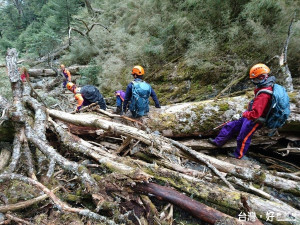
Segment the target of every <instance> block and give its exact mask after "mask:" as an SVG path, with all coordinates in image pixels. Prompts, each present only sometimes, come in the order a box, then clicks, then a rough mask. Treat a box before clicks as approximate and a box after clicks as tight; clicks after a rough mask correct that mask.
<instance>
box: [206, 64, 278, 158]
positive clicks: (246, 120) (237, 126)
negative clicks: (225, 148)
mask: <svg viewBox="0 0 300 225" xmlns="http://www.w3.org/2000/svg"><path fill="white" fill-rule="evenodd" d="M269 73H270V69H269V67H268V66H266V65H265V64H256V65H254V66H253V67H252V68H251V69H250V73H249V74H250V79H251V81H252V83H253V84H254V85H255V86H256V88H255V90H254V94H255V98H254V99H253V100H252V101H251V102H250V103H249V105H248V109H247V111H245V112H244V113H243V115H242V117H241V118H240V119H238V120H235V121H231V122H229V123H227V124H226V125H225V126H224V127H223V128H222V129H221V131H220V133H219V134H218V136H217V137H216V138H215V139H212V138H210V139H209V140H208V141H209V142H210V143H211V144H213V145H215V146H218V147H221V146H222V145H224V144H225V143H226V142H227V141H228V140H229V139H231V138H233V137H234V136H235V135H238V136H237V147H236V149H235V151H234V154H233V155H232V154H231V156H232V157H235V158H238V159H241V158H242V157H243V156H244V155H245V154H246V152H247V150H248V148H249V146H250V142H251V137H252V135H253V133H254V132H255V131H257V130H258V129H260V128H261V127H262V123H260V122H259V121H260V120H264V119H265V118H266V117H267V116H268V114H269V112H270V106H271V102H272V93H273V86H274V83H275V77H274V76H269Z"/></svg>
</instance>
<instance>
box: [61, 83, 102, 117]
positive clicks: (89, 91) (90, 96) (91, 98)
mask: <svg viewBox="0 0 300 225" xmlns="http://www.w3.org/2000/svg"><path fill="white" fill-rule="evenodd" d="M66 86H67V88H68V89H69V90H70V91H71V92H73V93H74V94H75V96H74V97H75V99H76V100H77V107H76V111H77V112H79V110H80V108H81V107H82V106H87V105H90V104H92V103H98V105H99V106H100V108H101V109H103V110H106V103H105V100H104V98H103V96H102V95H101V93H100V92H99V90H98V89H97V88H96V87H95V86H92V85H85V86H83V87H81V88H80V87H77V86H76V85H75V84H74V83H72V82H69V83H67V85H66Z"/></svg>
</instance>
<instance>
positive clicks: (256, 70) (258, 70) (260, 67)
mask: <svg viewBox="0 0 300 225" xmlns="http://www.w3.org/2000/svg"><path fill="white" fill-rule="evenodd" d="M268 73H270V68H269V67H267V66H266V65H265V64H262V63H259V64H256V65H254V66H252V68H251V69H250V72H249V76H250V79H254V78H256V77H258V76H259V75H262V74H268Z"/></svg>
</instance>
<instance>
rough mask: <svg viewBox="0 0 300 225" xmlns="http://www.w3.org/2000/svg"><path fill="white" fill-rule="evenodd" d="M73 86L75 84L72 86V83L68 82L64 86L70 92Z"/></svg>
mask: <svg viewBox="0 0 300 225" xmlns="http://www.w3.org/2000/svg"><path fill="white" fill-rule="evenodd" d="M74 85H75V84H73V83H72V82H68V83H67V85H66V86H67V88H68V89H69V90H70V91H72V88H73V87H74Z"/></svg>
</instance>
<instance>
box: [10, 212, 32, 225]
mask: <svg viewBox="0 0 300 225" xmlns="http://www.w3.org/2000/svg"><path fill="white" fill-rule="evenodd" d="M5 216H6V218H8V219H9V220H12V221H15V222H17V223H21V224H27V225H34V224H33V223H30V222H27V221H26V220H23V219H20V218H18V217H16V216H13V215H11V214H8V213H6V214H5Z"/></svg>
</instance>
